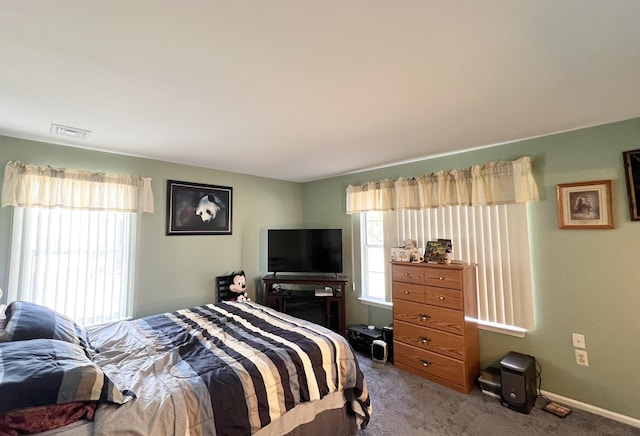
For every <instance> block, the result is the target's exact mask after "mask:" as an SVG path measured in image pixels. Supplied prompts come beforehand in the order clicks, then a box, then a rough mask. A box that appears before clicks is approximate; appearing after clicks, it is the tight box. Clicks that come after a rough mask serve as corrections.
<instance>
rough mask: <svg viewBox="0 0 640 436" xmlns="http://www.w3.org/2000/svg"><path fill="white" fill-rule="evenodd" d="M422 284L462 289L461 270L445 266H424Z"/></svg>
mask: <svg viewBox="0 0 640 436" xmlns="http://www.w3.org/2000/svg"><path fill="white" fill-rule="evenodd" d="M424 284H425V285H431V286H441V287H443V288H451V289H462V271H461V270H459V269H447V268H425V271H424Z"/></svg>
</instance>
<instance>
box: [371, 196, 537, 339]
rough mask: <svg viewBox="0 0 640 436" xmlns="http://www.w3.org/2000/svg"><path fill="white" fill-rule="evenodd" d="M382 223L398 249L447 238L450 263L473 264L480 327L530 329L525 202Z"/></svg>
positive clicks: (402, 215)
mask: <svg viewBox="0 0 640 436" xmlns="http://www.w3.org/2000/svg"><path fill="white" fill-rule="evenodd" d="M387 217H388V218H387ZM384 224H385V227H386V226H387V225H389V226H390V227H391V228H393V229H396V232H397V233H396V242H397V244H398V245H400V244H401V243H402V241H403V240H404V239H414V240H417V241H418V246H419V247H424V246H425V245H426V242H427V241H430V240H436V239H438V238H446V239H451V240H452V242H453V259H455V260H462V261H464V262H469V263H475V264H477V265H478V268H477V283H478V318H479V319H478V322H479V324H480V325H481V326H483V327H484V328H486V329H489V330H492V329H495V330H497V331H505V330H506V331H508V332H512V333H514V334H523V333H524V332H525V331H526V330H529V329H533V328H534V325H535V324H534V313H533V294H532V286H531V262H530V256H529V237H528V222H527V211H526V204H523V203H519V204H507V205H491V206H473V207H472V206H446V207H440V208H432V209H423V210H419V211H415V210H413V211H411V210H403V211H395V212H392V213H388V214H385V223H384ZM396 246H397V245H396Z"/></svg>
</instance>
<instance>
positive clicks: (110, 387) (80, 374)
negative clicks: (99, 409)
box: [0, 339, 134, 413]
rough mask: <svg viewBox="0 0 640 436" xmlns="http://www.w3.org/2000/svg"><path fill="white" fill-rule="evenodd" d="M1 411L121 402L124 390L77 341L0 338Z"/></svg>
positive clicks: (130, 395)
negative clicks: (89, 356)
mask: <svg viewBox="0 0 640 436" xmlns="http://www.w3.org/2000/svg"><path fill="white" fill-rule="evenodd" d="M0 392H1V394H0V413H2V412H7V411H9V410H12V409H21V408H25V407H38V406H48V405H52V404H64V403H70V402H75V401H104V402H110V403H117V404H122V403H125V402H126V401H128V400H130V399H131V398H132V397H133V396H134V395H133V393H130V392H125V393H122V392H120V391H119V390H118V389H117V388H116V386H114V384H113V383H112V382H111V380H110V379H109V378H108V377H107V376H106V375H105V374H104V372H103V371H102V370H101V369H100V368H99V367H98V366H97V365H96V364H95V363H93V362H92V361H91V360H89V358H88V357H87V356H86V355H85V353H84V350H83V349H82V348H81V347H80V346H79V345H76V344H71V343H68V342H63V341H58V340H54V339H31V340H28V341H26V340H25V341H15V342H0Z"/></svg>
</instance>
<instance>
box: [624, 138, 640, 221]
mask: <svg viewBox="0 0 640 436" xmlns="http://www.w3.org/2000/svg"><path fill="white" fill-rule="evenodd" d="M622 158H623V161H624V175H625V177H626V179H627V193H628V194H629V216H630V218H631V221H640V150H629V151H625V152H623V153H622Z"/></svg>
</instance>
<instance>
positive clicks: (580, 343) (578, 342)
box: [571, 333, 587, 348]
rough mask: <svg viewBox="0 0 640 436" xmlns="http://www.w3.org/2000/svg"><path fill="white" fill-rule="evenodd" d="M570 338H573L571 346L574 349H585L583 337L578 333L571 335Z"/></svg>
mask: <svg viewBox="0 0 640 436" xmlns="http://www.w3.org/2000/svg"><path fill="white" fill-rule="evenodd" d="M571 337H572V338H573V346H574V347H576V348H587V344H586V342H585V341H584V335H581V334H580V333H572V334H571Z"/></svg>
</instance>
